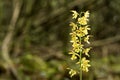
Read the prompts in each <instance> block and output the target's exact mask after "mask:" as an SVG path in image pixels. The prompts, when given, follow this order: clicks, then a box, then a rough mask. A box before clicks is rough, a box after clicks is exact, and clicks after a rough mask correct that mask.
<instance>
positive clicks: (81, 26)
mask: <svg viewBox="0 0 120 80" xmlns="http://www.w3.org/2000/svg"><path fill="white" fill-rule="evenodd" d="M71 12H72V13H73V14H72V19H73V20H74V22H70V26H71V27H72V32H71V33H70V36H71V41H70V42H71V43H72V49H71V51H70V52H69V54H70V55H71V60H74V61H76V65H78V66H79V70H75V69H71V68H68V69H69V70H70V71H69V74H70V76H71V77H72V76H74V75H76V74H77V73H79V74H80V80H82V72H83V71H84V72H88V71H89V70H88V68H89V67H90V64H89V62H90V61H89V60H87V59H86V58H87V57H89V54H88V53H89V51H90V49H91V48H85V47H84V43H87V44H90V42H89V38H90V35H89V33H88V32H89V30H91V29H90V28H89V25H88V21H89V19H88V18H89V11H86V12H81V13H80V14H79V13H78V12H76V11H74V10H72V11H71ZM82 55H84V56H85V57H82Z"/></svg>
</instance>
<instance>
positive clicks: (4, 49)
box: [2, 0, 22, 80]
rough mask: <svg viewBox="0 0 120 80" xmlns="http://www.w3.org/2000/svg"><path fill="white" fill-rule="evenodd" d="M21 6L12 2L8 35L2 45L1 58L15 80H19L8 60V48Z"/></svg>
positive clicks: (18, 1)
mask: <svg viewBox="0 0 120 80" xmlns="http://www.w3.org/2000/svg"><path fill="white" fill-rule="evenodd" d="M21 6H22V2H20V0H14V1H13V7H14V11H13V15H12V19H11V22H10V25H9V26H8V33H7V34H6V36H5V38H4V40H3V44H2V58H3V59H4V61H5V62H6V63H7V64H8V69H10V70H11V72H12V73H13V75H14V76H15V77H16V79H17V80H21V79H20V77H19V76H18V73H17V70H16V68H15V66H14V63H13V62H12V60H11V58H10V55H9V52H10V46H11V44H12V38H13V35H14V29H15V26H16V22H17V20H18V17H19V14H20V9H21Z"/></svg>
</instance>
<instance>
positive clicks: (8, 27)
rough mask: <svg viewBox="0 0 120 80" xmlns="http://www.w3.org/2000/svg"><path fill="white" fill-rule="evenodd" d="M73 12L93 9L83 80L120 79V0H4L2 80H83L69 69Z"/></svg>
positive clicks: (0, 14)
mask: <svg viewBox="0 0 120 80" xmlns="http://www.w3.org/2000/svg"><path fill="white" fill-rule="evenodd" d="M70 10H76V11H78V12H81V11H86V10H89V11H90V22H89V24H90V25H91V28H92V30H91V32H90V33H91V34H92V35H93V37H92V39H91V45H90V46H92V47H93V49H92V50H91V52H90V55H91V57H90V60H91V65H92V66H91V68H90V71H89V73H84V74H83V80H120V58H119V57H120V0H0V51H1V52H0V80H79V75H77V76H75V77H73V78H70V77H69V75H68V71H67V69H66V68H67V67H68V65H70V66H71V67H75V65H73V64H72V61H70V56H69V55H68V51H69V50H70V45H71V44H70V43H69V39H70V36H69V32H70V31H71V28H70V27H69V22H70V21H71V13H70Z"/></svg>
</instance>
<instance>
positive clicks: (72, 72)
mask: <svg viewBox="0 0 120 80" xmlns="http://www.w3.org/2000/svg"><path fill="white" fill-rule="evenodd" d="M69 74H70V77H72V76H74V75H75V74H77V71H75V70H73V69H70V71H69Z"/></svg>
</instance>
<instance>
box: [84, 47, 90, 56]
mask: <svg viewBox="0 0 120 80" xmlns="http://www.w3.org/2000/svg"><path fill="white" fill-rule="evenodd" d="M90 49H91V48H86V49H84V50H83V53H84V54H85V55H86V56H88V57H89V54H88V52H89V51H90Z"/></svg>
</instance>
